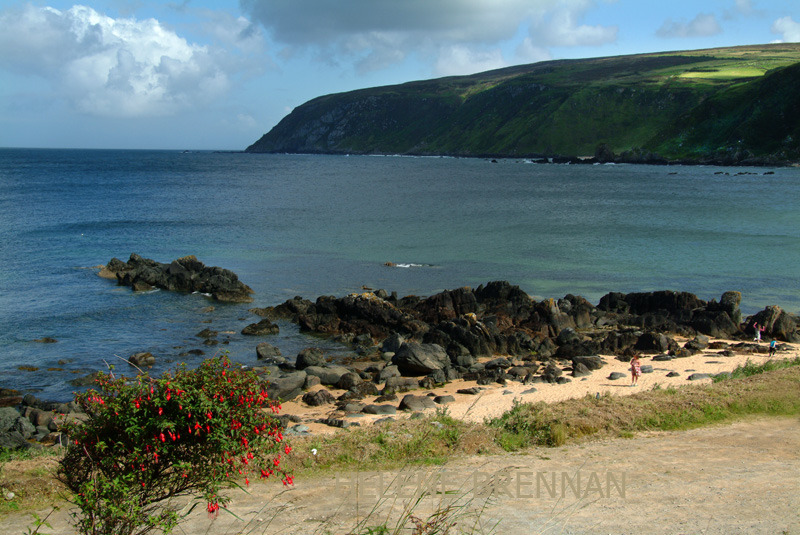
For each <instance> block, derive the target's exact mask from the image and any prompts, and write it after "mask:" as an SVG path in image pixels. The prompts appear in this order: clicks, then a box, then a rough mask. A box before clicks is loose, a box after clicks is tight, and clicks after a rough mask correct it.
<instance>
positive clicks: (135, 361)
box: [128, 352, 156, 368]
mask: <svg viewBox="0 0 800 535" xmlns="http://www.w3.org/2000/svg"><path fill="white" fill-rule="evenodd" d="M128 362H130V363H131V364H132V365H134V366H136V367H137V368H145V367H150V366H153V364H155V363H156V358H155V357H154V356H153V354H152V353H149V352H144V353H134V354H133V355H131V356H130V357H128Z"/></svg>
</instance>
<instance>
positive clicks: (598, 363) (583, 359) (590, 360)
mask: <svg viewBox="0 0 800 535" xmlns="http://www.w3.org/2000/svg"><path fill="white" fill-rule="evenodd" d="M578 364H582V365H583V366H585V367H586V369H588V370H589V371H594V370H599V369H600V368H602V367H603V366H605V365H606V361H605V360H603V359H602V357H600V356H598V355H586V356H577V357H572V366H573V367H574V366H576V365H578Z"/></svg>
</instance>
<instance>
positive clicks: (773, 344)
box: [769, 338, 777, 357]
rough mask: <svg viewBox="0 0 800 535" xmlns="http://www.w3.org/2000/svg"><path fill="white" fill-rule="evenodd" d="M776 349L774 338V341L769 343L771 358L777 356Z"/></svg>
mask: <svg viewBox="0 0 800 535" xmlns="http://www.w3.org/2000/svg"><path fill="white" fill-rule="evenodd" d="M776 349H777V348H776V347H775V339H774V338H773V339H772V341H771V342H770V343H769V356H770V357H774V356H775V350H776Z"/></svg>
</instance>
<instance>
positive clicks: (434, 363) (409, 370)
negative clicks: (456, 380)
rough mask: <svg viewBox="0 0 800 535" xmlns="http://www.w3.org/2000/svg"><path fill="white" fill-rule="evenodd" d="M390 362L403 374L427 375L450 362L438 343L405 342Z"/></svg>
mask: <svg viewBox="0 0 800 535" xmlns="http://www.w3.org/2000/svg"><path fill="white" fill-rule="evenodd" d="M392 364H395V365H396V366H397V368H398V369H399V370H400V373H401V374H402V375H404V376H418V375H428V374H429V373H431V372H433V371H435V370H440V369H442V368H444V367H445V366H447V365H448V364H450V357H448V356H447V353H445V351H444V349H443V348H442V346H440V345H436V344H419V343H416V342H406V343H404V344H403V345H402V346H400V349H399V350H398V351H397V353H395V355H394V357H393V358H392Z"/></svg>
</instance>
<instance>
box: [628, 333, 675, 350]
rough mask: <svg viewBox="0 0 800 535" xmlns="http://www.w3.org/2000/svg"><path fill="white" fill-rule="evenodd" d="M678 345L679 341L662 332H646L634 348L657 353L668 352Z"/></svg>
mask: <svg viewBox="0 0 800 535" xmlns="http://www.w3.org/2000/svg"><path fill="white" fill-rule="evenodd" d="M677 347H678V344H677V342H675V341H674V340H672V339H671V338H669V337H668V336H666V335H665V334H662V333H657V332H646V333H642V335H641V336H639V339H638V340H636V344H635V345H634V349H637V350H639V351H648V352H656V353H666V352H667V351H669V350H670V349H675V348H677Z"/></svg>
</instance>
